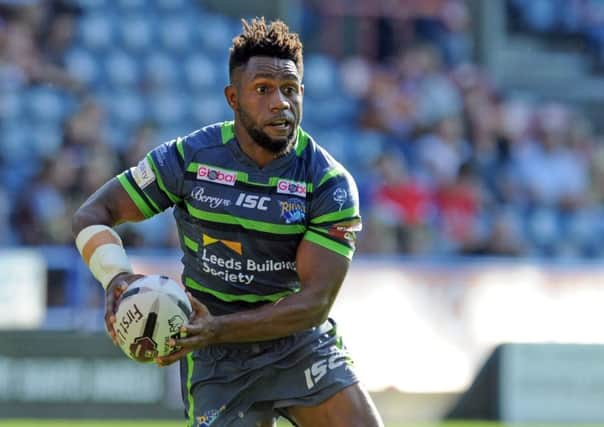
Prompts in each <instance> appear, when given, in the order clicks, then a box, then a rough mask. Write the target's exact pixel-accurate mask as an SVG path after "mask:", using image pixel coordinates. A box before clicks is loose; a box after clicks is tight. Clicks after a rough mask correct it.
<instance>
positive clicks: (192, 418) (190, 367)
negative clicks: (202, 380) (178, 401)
mask: <svg viewBox="0 0 604 427" xmlns="http://www.w3.org/2000/svg"><path fill="white" fill-rule="evenodd" d="M194 367H195V364H194V363H193V352H189V353H187V400H188V402H189V407H188V408H187V413H188V414H189V422H188V425H187V427H195V399H193V391H192V389H191V387H192V382H193V368H194Z"/></svg>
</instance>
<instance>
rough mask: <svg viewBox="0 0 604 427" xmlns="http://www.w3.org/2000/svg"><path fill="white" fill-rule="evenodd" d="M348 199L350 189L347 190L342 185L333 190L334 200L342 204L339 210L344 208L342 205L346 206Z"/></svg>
mask: <svg viewBox="0 0 604 427" xmlns="http://www.w3.org/2000/svg"><path fill="white" fill-rule="evenodd" d="M347 200H348V191H346V190H345V189H343V188H342V187H338V188H336V189H335V191H334V192H333V201H334V202H336V203H337V204H338V205H339V206H340V209H339V210H342V206H344V203H346V201H347Z"/></svg>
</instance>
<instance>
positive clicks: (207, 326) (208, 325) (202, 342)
mask: <svg viewBox="0 0 604 427" xmlns="http://www.w3.org/2000/svg"><path fill="white" fill-rule="evenodd" d="M187 296H188V297H189V301H191V307H192V308H193V314H192V315H191V318H190V319H189V322H188V323H186V324H184V325H183V326H182V327H181V328H180V336H181V338H179V339H176V340H174V339H173V340H172V345H173V347H174V348H176V349H178V350H177V351H175V352H174V353H171V354H170V355H168V356H164V357H158V358H157V359H155V363H157V364H158V365H159V366H168V365H171V364H172V363H174V362H176V361H177V360H180V359H182V358H183V357H185V356H186V355H187V353H189V352H191V351H193V350H197V349H199V348H202V347H204V346H206V345H208V344H210V343H211V342H212V339H213V338H214V336H215V334H216V331H215V329H214V322H213V320H214V317H213V316H212V315H211V314H210V312H209V311H208V308H207V307H206V306H205V305H203V304H202V303H201V302H200V301H199V300H198V299H197V298H195V297H194V296H193V295H191V293H190V292H187Z"/></svg>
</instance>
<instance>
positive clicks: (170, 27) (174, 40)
mask: <svg viewBox="0 0 604 427" xmlns="http://www.w3.org/2000/svg"><path fill="white" fill-rule="evenodd" d="M156 30H157V33H158V39H159V41H160V43H161V45H162V46H163V48H164V49H166V50H169V51H172V52H184V51H186V50H188V49H189V48H190V47H191V45H192V41H193V36H192V34H191V33H192V31H191V26H190V25H189V19H188V17H187V16H186V15H172V16H169V17H165V18H162V19H161V22H160V25H159V26H158V28H157V29H156Z"/></svg>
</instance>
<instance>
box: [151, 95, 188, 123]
mask: <svg viewBox="0 0 604 427" xmlns="http://www.w3.org/2000/svg"><path fill="white" fill-rule="evenodd" d="M186 101H187V94H184V93H176V92H171V91H165V92H159V93H155V94H153V95H152V96H151V97H150V98H149V99H148V101H147V105H149V110H150V116H151V118H152V119H153V120H154V121H156V122H157V123H158V124H159V125H161V126H166V125H173V124H175V123H179V122H182V121H183V119H184V118H185V115H186V114H187V112H188V108H187V102H186Z"/></svg>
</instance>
